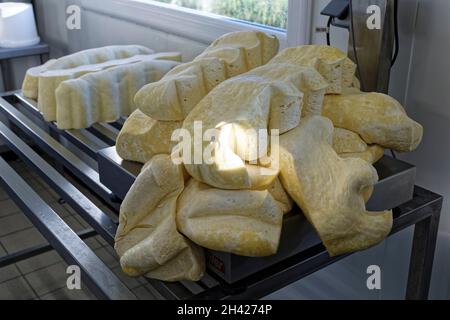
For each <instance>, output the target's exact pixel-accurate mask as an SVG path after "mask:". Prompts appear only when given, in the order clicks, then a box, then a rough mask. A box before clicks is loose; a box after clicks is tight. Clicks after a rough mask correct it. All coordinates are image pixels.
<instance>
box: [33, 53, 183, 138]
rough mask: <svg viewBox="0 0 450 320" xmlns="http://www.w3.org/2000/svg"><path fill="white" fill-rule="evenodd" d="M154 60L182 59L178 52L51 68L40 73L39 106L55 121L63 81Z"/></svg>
mask: <svg viewBox="0 0 450 320" xmlns="http://www.w3.org/2000/svg"><path fill="white" fill-rule="evenodd" d="M153 60H171V61H181V56H180V54H179V53H177V52H166V53H156V54H151V55H136V56H133V57H130V58H126V59H118V60H108V61H106V62H103V63H99V64H92V65H82V66H79V67H76V68H73V69H62V70H49V71H46V72H42V73H41V74H40V75H39V89H38V90H39V98H38V108H39V110H40V111H41V112H42V114H43V116H44V119H45V120H46V121H55V120H57V115H56V109H57V102H56V95H55V91H56V89H57V88H58V87H59V85H60V84H61V83H62V82H63V81H66V80H71V79H76V78H79V77H81V76H83V75H85V74H89V73H95V72H100V71H103V70H107V69H109V68H113V67H117V66H121V65H129V64H133V63H137V62H144V61H153ZM52 66H53V64H52ZM145 84H147V83H143V85H145ZM138 89H140V88H138ZM67 129H68V128H67Z"/></svg>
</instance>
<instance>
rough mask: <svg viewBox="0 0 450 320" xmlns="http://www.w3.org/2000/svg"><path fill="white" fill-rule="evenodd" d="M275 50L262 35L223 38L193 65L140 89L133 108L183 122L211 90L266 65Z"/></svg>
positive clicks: (274, 43)
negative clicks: (226, 80)
mask: <svg viewBox="0 0 450 320" xmlns="http://www.w3.org/2000/svg"><path fill="white" fill-rule="evenodd" d="M278 46H279V44H278V40H277V39H276V38H275V37H272V36H269V35H266V34H265V33H262V32H257V31H243V32H235V33H230V34H227V35H224V36H222V37H220V38H219V39H217V40H216V41H214V42H213V43H212V44H211V46H210V47H208V48H207V49H206V50H205V52H203V53H202V54H201V55H200V56H198V57H197V58H196V59H195V60H194V61H192V62H190V63H187V64H183V65H181V66H179V67H177V68H174V70H172V71H171V72H169V73H168V74H167V75H166V76H165V77H164V78H163V79H162V80H161V81H160V82H158V83H154V84H150V85H147V86H145V87H144V88H142V89H141V90H140V91H139V92H138V94H137V95H136V98H135V101H136V104H137V105H138V107H139V109H141V111H142V112H144V113H145V114H146V115H148V116H149V117H151V118H153V119H155V120H163V121H181V120H184V119H185V118H186V116H187V115H188V114H189V113H190V111H191V110H192V109H193V108H194V107H195V106H196V105H197V104H198V103H199V102H200V100H201V99H202V98H203V97H204V96H206V94H208V92H210V91H211V90H212V89H213V88H214V87H215V86H217V85H218V84H220V83H221V82H223V81H224V80H225V79H228V78H231V77H233V76H236V75H239V74H242V73H244V72H247V71H249V70H251V69H252V68H256V67H258V66H261V65H263V64H265V63H267V62H268V61H269V60H270V59H271V58H272V57H273V56H274V55H275V54H276V52H277V51H278Z"/></svg>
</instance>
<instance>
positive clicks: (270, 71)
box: [183, 59, 328, 189]
mask: <svg viewBox="0 0 450 320" xmlns="http://www.w3.org/2000/svg"><path fill="white" fill-rule="evenodd" d="M274 60H275V59H274ZM274 60H272V61H271V62H269V63H268V64H266V65H264V66H262V67H259V68H256V69H254V70H252V71H250V72H247V73H245V74H243V75H240V76H237V77H234V78H231V79H229V80H226V81H224V82H223V83H221V84H220V85H218V86H217V87H216V88H214V89H213V90H212V91H211V92H210V93H209V94H208V95H207V96H206V97H205V98H204V99H203V100H202V101H200V103H199V104H198V105H197V106H196V107H195V108H194V109H193V110H192V111H191V113H190V114H189V115H188V117H187V118H186V119H185V121H184V123H183V128H184V129H186V130H188V131H189V132H190V133H191V135H193V133H194V125H195V122H198V121H201V123H202V126H203V130H205V131H206V130H208V129H215V130H217V131H218V138H219V139H218V141H203V150H206V149H209V148H211V147H212V146H214V147H213V149H214V150H215V152H214V155H213V157H212V163H206V162H203V163H201V164H192V163H186V164H185V167H186V169H187V171H188V172H189V174H190V175H191V176H193V177H194V178H195V179H197V180H199V181H202V182H204V183H207V184H209V185H211V186H214V187H216V188H222V189H261V188H267V183H269V184H270V183H272V182H273V179H274V178H275V177H276V175H277V174H278V171H277V170H276V169H274V170H273V174H268V175H264V179H259V180H258V179H254V178H252V176H263V175H262V174H261V173H258V172H257V170H255V169H257V167H258V166H257V165H256V166H255V165H253V166H251V167H250V166H249V165H248V164H247V163H246V162H250V163H252V164H255V161H257V160H259V159H261V158H263V157H264V156H268V157H270V156H271V154H270V153H271V152H270V146H271V144H270V139H269V136H268V134H269V133H270V132H271V130H278V132H279V134H283V133H285V132H288V131H289V130H292V129H294V128H296V127H297V126H298V125H299V123H300V119H301V116H302V114H303V115H305V116H307V115H313V114H317V113H319V114H320V113H321V104H322V101H323V96H324V94H325V89H326V88H327V86H328V84H327V83H326V82H325V80H324V79H323V78H322V77H321V76H320V74H319V73H318V72H317V71H316V70H315V69H313V68H311V67H303V66H297V65H295V64H289V63H281V62H275V61H274ZM224 106H226V107H224ZM303 108H305V109H304V110H306V111H305V112H302V110H303ZM264 135H265V136H266V141H267V143H266V145H262V146H261V145H258V146H257V141H258V139H259V138H260V137H261V136H262V137H263V138H264ZM255 136H256V137H257V138H256V137H255ZM223 137H226V138H223ZM221 138H223V139H221ZM255 146H257V147H255ZM255 149H256V150H257V151H256V152H255ZM229 159H234V160H233V166H232V167H231V168H228V166H229V163H230V160H229ZM251 172H256V173H254V174H253V175H252V174H251Z"/></svg>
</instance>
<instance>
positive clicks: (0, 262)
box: [0, 229, 98, 268]
mask: <svg viewBox="0 0 450 320" xmlns="http://www.w3.org/2000/svg"><path fill="white" fill-rule="evenodd" d="M77 235H78V237H80V239H83V240H84V239H89V238H92V237H95V236H97V235H98V233H97V232H95V231H94V230H92V229H87V230H84V231H81V232H77ZM52 250H54V249H53V247H52V246H51V245H49V244H41V245H38V246H34V247H31V248H27V249H24V250H20V251H18V252H14V253H10V254H8V255H6V256H3V257H0V268H3V267H6V266H9V265H11V264H13V263H17V262H20V261H23V260H26V259H29V258H33V257H36V256H38V255H41V254H43V253H46V252H49V251H52Z"/></svg>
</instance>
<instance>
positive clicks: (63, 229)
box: [0, 158, 136, 300]
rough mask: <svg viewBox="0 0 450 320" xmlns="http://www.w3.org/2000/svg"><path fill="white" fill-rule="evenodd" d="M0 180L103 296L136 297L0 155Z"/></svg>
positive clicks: (34, 221)
mask: <svg viewBox="0 0 450 320" xmlns="http://www.w3.org/2000/svg"><path fill="white" fill-rule="evenodd" d="M0 172H1V174H0V181H1V183H2V184H3V187H4V188H5V190H6V191H7V192H8V193H9V195H10V196H11V198H12V199H13V200H14V202H15V203H16V204H17V205H18V207H19V208H20V209H21V210H22V211H23V212H24V213H25V214H26V215H27V217H28V218H29V219H30V220H31V221H32V223H33V224H34V225H35V226H36V228H37V229H38V230H39V232H41V234H42V235H43V236H44V237H45V238H46V239H47V241H48V242H49V243H50V244H51V245H52V246H53V247H54V248H55V250H56V251H58V253H59V254H60V255H61V256H62V257H63V258H64V260H65V261H66V262H67V263H68V264H70V265H78V266H79V267H80V270H82V272H83V275H82V276H83V278H82V279H83V280H84V282H85V283H86V284H87V285H88V287H89V289H90V290H91V291H92V292H93V293H94V294H95V295H96V296H97V297H98V298H100V299H113V300H122V299H135V298H136V297H135V295H133V293H132V292H131V291H130V290H129V289H128V288H127V287H126V286H125V285H124V284H123V283H122V282H121V281H120V280H119V279H118V278H117V276H116V275H115V274H114V273H113V272H112V271H111V270H110V269H109V268H108V267H107V266H106V265H105V264H104V263H103V261H102V260H100V258H98V257H97V256H96V255H95V253H94V252H93V251H92V250H91V249H90V248H89V247H88V246H87V245H86V244H85V243H84V242H83V240H81V239H80V238H79V237H78V236H77V234H76V233H75V232H74V231H73V230H72V229H70V227H69V226H68V225H67V224H66V223H65V222H64V220H62V219H61V218H60V217H59V216H58V214H57V213H56V212H54V211H53V210H52V209H51V208H50V207H49V206H48V205H47V204H46V203H45V202H44V201H43V200H42V199H41V198H40V197H39V196H38V195H37V194H36V193H35V192H34V190H33V189H32V188H31V187H30V186H29V185H27V184H26V183H25V181H24V180H23V179H22V178H21V177H20V176H19V175H18V174H17V173H16V172H15V171H14V170H13V169H12V168H11V167H10V166H9V165H8V164H7V163H6V161H5V160H3V159H1V158H0Z"/></svg>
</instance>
